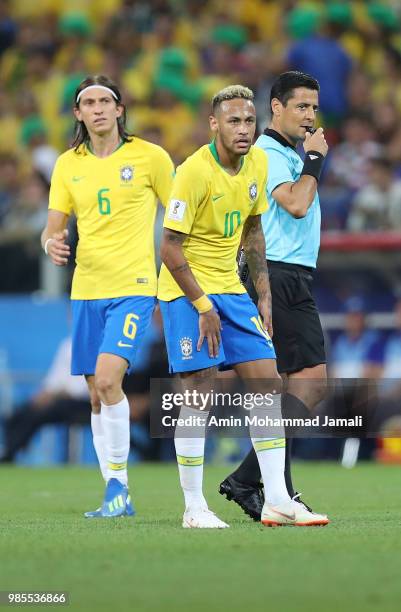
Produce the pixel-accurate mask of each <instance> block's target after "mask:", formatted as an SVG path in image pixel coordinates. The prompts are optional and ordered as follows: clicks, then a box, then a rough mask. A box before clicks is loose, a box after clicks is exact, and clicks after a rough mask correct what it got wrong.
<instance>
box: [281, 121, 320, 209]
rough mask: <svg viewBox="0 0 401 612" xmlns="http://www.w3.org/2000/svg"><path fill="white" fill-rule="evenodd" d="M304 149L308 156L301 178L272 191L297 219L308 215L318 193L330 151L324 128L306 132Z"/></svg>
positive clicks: (283, 206)
mask: <svg viewBox="0 0 401 612" xmlns="http://www.w3.org/2000/svg"><path fill="white" fill-rule="evenodd" d="M304 149H305V153H306V156H305V162H304V167H303V170H302V173H301V176H300V178H299V180H298V181H295V182H294V183H290V182H286V183H282V184H281V185H279V186H278V187H276V189H274V191H273V192H272V196H273V198H274V199H275V200H276V202H278V203H279V205H280V206H282V208H284V209H285V210H286V211H287V212H289V213H290V215H292V216H293V217H295V218H296V219H302V218H303V217H305V216H306V214H307V212H308V209H309V207H310V205H311V204H312V202H313V200H314V197H315V195H316V190H317V185H318V181H319V177H320V172H321V170H322V167H323V162H324V158H325V157H326V155H327V151H328V146H327V142H326V140H325V137H324V133H323V129H322V128H319V129H318V130H316V132H315V133H314V134H310V133H306V136H305V141H304Z"/></svg>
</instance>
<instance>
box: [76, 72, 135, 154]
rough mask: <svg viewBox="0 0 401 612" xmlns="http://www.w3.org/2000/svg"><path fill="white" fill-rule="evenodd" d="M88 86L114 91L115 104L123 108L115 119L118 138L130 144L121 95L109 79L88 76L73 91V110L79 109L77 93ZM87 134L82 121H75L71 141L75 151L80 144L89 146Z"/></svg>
mask: <svg viewBox="0 0 401 612" xmlns="http://www.w3.org/2000/svg"><path fill="white" fill-rule="evenodd" d="M90 85H103V87H108V88H109V89H111V90H112V91H114V93H115V94H116V96H117V99H116V100H115V102H116V104H117V105H118V106H122V107H123V112H122V114H121V117H118V118H117V125H118V133H119V135H120V138H121V140H122V141H123V142H130V141H131V140H132V138H133V134H129V133H128V132H127V128H126V123H127V112H126V108H125V105H124V104H123V103H122V101H121V93H120V90H119V89H118V87H117V85H116V84H115V83H114V81H112V80H111V79H109V78H108V77H106V76H104V75H102V74H100V75H96V76H89V77H86V79H84V80H83V81H82V82H81V83H80V84H79V85H78V87H77V89H76V90H75V97H74V106H75V108H78V107H79V102H78V103H77V98H78V96H79V93H80V92H81V91H82V90H83V89H85V87H89V86H90ZM89 141H90V139H89V133H88V130H87V129H86V125H85V124H84V122H83V121H78V119H76V120H75V126H74V139H73V141H72V146H73V147H74V149H75V151H77V150H78V148H79V146H80V145H81V144H86V145H88V144H89Z"/></svg>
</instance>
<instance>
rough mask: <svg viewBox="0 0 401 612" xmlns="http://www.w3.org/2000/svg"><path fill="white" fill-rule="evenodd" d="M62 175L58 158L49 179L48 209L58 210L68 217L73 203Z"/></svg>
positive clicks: (60, 162) (61, 167) (61, 165)
mask: <svg viewBox="0 0 401 612" xmlns="http://www.w3.org/2000/svg"><path fill="white" fill-rule="evenodd" d="M63 174H64V173H63V163H62V160H61V159H60V157H59V158H58V160H57V162H56V165H55V167H54V170H53V174H52V178H51V184H50V193H49V209H51V210H58V211H60V212H62V213H64V214H66V215H70V214H71V213H72V210H73V202H72V199H71V194H70V192H69V191H68V189H67V186H66V184H65V178H64V176H63Z"/></svg>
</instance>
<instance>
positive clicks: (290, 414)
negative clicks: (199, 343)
mask: <svg viewBox="0 0 401 612" xmlns="http://www.w3.org/2000/svg"><path fill="white" fill-rule="evenodd" d="M282 413H283V418H286V419H294V418H298V419H308V418H310V412H309V410H308V408H307V407H306V406H305V404H304V403H303V402H302V401H301V400H300V399H299V398H298V397H296V396H295V395H292V394H291V393H286V394H285V395H284V397H283V405H282ZM285 429H286V433H287V435H289V434H291V435H294V433H295V432H296V429H297V428H296V427H286V428H285ZM301 429H302V428H301ZM292 440H293V438H292V437H291V438H286V439H285V470H284V477H285V484H286V486H287V491H288V495H289V496H290V497H294V495H295V490H294V485H293V484H292V476H291V455H292Z"/></svg>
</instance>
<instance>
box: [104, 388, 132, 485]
mask: <svg viewBox="0 0 401 612" xmlns="http://www.w3.org/2000/svg"><path fill="white" fill-rule="evenodd" d="M101 415H102V427H103V433H104V439H105V447H106V451H107V478H108V479H110V478H117V480H119V481H120V482H122V483H123V484H125V485H126V484H127V483H128V474H127V460H128V454H129V445H130V424H129V404H128V400H127V398H126V397H125V395H124V397H123V399H122V400H121V402H118V404H112V405H111V406H106V405H105V404H103V402H102V412H101Z"/></svg>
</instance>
